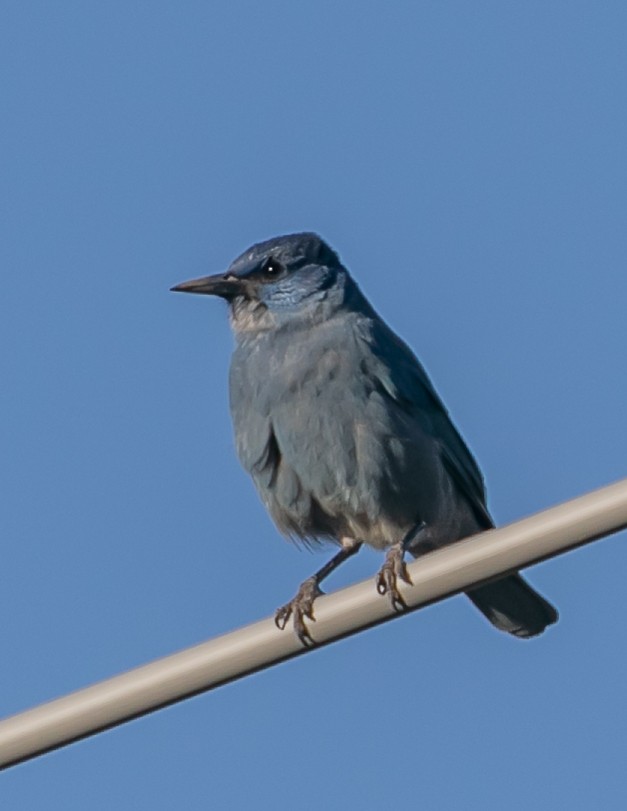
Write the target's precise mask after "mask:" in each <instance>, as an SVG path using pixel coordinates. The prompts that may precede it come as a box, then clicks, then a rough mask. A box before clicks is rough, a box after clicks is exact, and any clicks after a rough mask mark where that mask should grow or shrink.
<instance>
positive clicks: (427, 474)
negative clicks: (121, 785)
mask: <svg viewBox="0 0 627 811" xmlns="http://www.w3.org/2000/svg"><path fill="white" fill-rule="evenodd" d="M172 289H173V290H178V291H182V292H188V293H205V294H210V295H215V296H220V297H221V298H223V299H226V301H227V302H228V304H229V311H230V321H231V327H232V328H233V332H234V334H235V339H236V348H235V352H234V354H233V358H232V363H231V370H230V381H229V390H230V406H231V414H232V418H233V424H234V428H235V443H236V447H237V453H238V456H239V458H240V461H241V463H242V465H243V466H244V468H245V469H246V470H247V471H248V473H250V475H251V476H252V478H253V481H254V483H255V485H256V487H257V490H258V491H259V494H260V496H261V499H262V500H263V503H264V504H265V506H266V508H267V509H268V511H269V513H270V515H271V516H272V518H273V520H274V522H275V524H276V526H277V527H278V529H279V530H280V531H281V532H282V533H283V534H285V535H287V536H289V537H291V538H294V539H298V540H300V541H303V542H304V543H306V544H316V543H321V542H330V543H332V544H335V545H336V546H338V547H340V549H339V551H338V552H337V553H336V555H335V557H333V558H332V560H331V561H329V563H327V565H326V566H324V567H323V568H322V569H320V570H319V571H318V572H316V574H314V575H313V577H310V578H309V579H308V580H305V582H304V583H303V584H302V585H301V587H300V589H299V591H298V593H297V595H296V596H295V597H294V599H293V600H291V601H290V602H289V603H287V605H285V606H283V607H282V608H280V609H279V610H278V611H277V613H276V622H277V625H278V626H279V627H280V628H285V626H286V624H287V623H288V621H289V620H290V618H292V623H293V627H294V630H295V632H296V633H297V635H298V636H299V638H300V639H301V641H302V642H303V644H311V642H312V639H311V637H310V635H309V630H308V628H307V624H306V622H305V620H306V619H313V618H314V616H313V604H314V600H315V599H316V597H317V596H318V595H319V594H321V591H320V583H321V581H322V580H323V579H324V578H325V577H326V576H327V575H329V574H330V573H331V572H332V571H333V570H334V569H335V568H336V567H337V566H338V565H339V564H340V563H341V562H342V561H344V560H346V559H347V558H348V557H350V556H351V555H353V554H354V553H355V552H356V551H357V550H358V549H359V548H360V547H361V545H362V544H364V543H366V544H369V545H370V546H373V547H375V548H376V549H386V550H387V554H386V557H385V562H384V564H383V567H382V569H381V571H380V572H379V574H378V576H377V580H376V586H377V589H378V591H379V592H380V593H381V594H387V595H389V598H390V599H391V601H392V603H393V605H394V606H395V607H396V608H397V609H399V610H400V609H401V608H402V607H403V605H404V603H403V598H402V596H401V593H400V591H399V589H398V580H399V579H400V580H407V572H406V568H405V563H404V553H405V552H406V551H407V552H409V553H410V554H411V555H413V556H414V557H418V556H419V555H422V554H424V553H425V552H428V551H430V550H433V549H437V548H438V547H441V546H444V545H445V544H450V543H453V542H455V541H458V540H460V539H461V538H465V537H467V536H469V535H473V534H475V533H477V532H480V531H482V530H485V529H488V528H490V527H492V526H494V525H493V522H492V519H491V517H490V514H489V513H488V510H487V507H486V494H485V489H484V483H483V478H482V476H481V473H480V471H479V468H478V466H477V463H476V462H475V460H474V458H473V456H472V454H471V453H470V451H469V450H468V448H467V447H466V444H465V442H464V440H463V439H462V438H461V436H460V434H459V433H458V431H457V430H456V428H455V426H454V425H453V423H452V422H451V418H450V417H449V415H448V412H447V410H446V408H445V407H444V405H443V404H442V401H441V400H440V398H439V397H438V395H437V393H436V391H435V389H434V388H433V385H432V384H431V381H430V380H429V378H428V377H427V374H426V372H425V370H424V369H423V368H422V366H421V365H420V363H419V362H418V360H417V359H416V357H415V356H414V354H413V353H412V351H411V350H410V349H409V347H408V346H407V345H406V344H405V343H404V342H403V341H402V340H401V339H400V338H399V337H398V336H397V335H395V333H394V332H393V331H392V330H391V329H390V328H389V327H388V326H387V324H386V323H385V322H384V321H383V320H382V319H381V318H380V316H379V315H377V313H376V312H375V310H374V309H373V308H372V306H371V305H370V304H369V302H368V301H367V300H366V298H365V297H364V295H363V293H362V292H361V290H360V289H359V288H358V286H357V284H356V283H355V281H354V280H353V278H352V276H351V275H350V273H349V272H348V270H347V269H346V268H345V267H344V266H343V265H342V263H341V262H340V259H339V257H338V255H337V254H336V253H335V252H334V251H333V250H332V249H331V248H330V247H329V246H328V245H327V244H326V243H325V242H324V241H323V240H322V239H320V237H318V236H317V235H316V234H312V233H303V234H290V235H288V236H281V237H276V238H275V239H270V240H268V241H266V242H261V243H259V244H256V245H253V246H252V247H251V248H249V249H248V250H247V251H245V252H244V253H243V254H242V255H241V256H239V257H238V258H237V259H235V261H234V262H233V263H232V264H231V266H230V267H229V268H228V270H227V271H226V272H225V273H221V274H218V275H215V276H207V277H205V278H202V279H194V280H192V281H189V282H184V283H183V284H179V285H177V286H176V287H174V288H172ZM468 597H469V598H470V599H471V600H472V602H473V603H474V604H475V606H476V607H477V608H478V609H479V610H480V611H481V612H482V613H483V614H484V615H485V616H486V617H487V618H488V620H489V621H490V622H491V623H492V624H493V625H495V626H496V627H497V628H500V629H501V630H503V631H507V632H508V633H510V634H513V635H514V636H517V637H523V638H524V637H531V636H535V635H536V634H539V633H542V631H544V629H545V628H546V627H547V626H548V625H550V624H551V623H554V622H555V621H556V620H557V616H558V615H557V611H556V610H555V608H553V606H552V605H551V604H550V603H548V602H547V601H546V600H545V599H544V598H543V597H541V596H540V595H539V594H538V593H537V592H536V591H534V590H533V589H532V588H531V586H529V584H528V583H527V582H526V581H525V580H523V578H522V577H521V576H520V575H519V574H510V575H508V576H506V577H504V578H502V579H500V580H497V581H495V582H490V583H487V584H485V585H482V586H479V587H478V588H474V589H472V591H469V592H468Z"/></svg>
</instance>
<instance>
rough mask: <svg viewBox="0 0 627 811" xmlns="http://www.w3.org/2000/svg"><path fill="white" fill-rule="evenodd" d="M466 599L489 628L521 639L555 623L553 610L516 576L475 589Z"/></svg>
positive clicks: (539, 632) (555, 616) (554, 610)
mask: <svg viewBox="0 0 627 811" xmlns="http://www.w3.org/2000/svg"><path fill="white" fill-rule="evenodd" d="M468 597H470V599H471V600H472V601H473V603H474V604H475V605H476V606H477V608H478V609H479V611H481V613H482V614H483V615H484V616H485V617H487V618H488V619H489V620H490V622H491V623H492V625H495V626H496V627H497V628H499V629H500V630H501V631H507V633H508V634H513V635H514V636H518V637H521V638H523V639H526V638H528V637H530V636H537V635H538V634H541V633H542V631H544V629H545V628H546V627H547V626H548V625H552V624H553V623H554V622H557V617H558V614H557V611H556V609H555V608H553V606H552V605H551V603H549V602H548V601H547V600H545V599H544V597H542V596H541V595H540V594H538V592H537V591H534V590H533V589H532V588H531V586H530V585H529V584H528V583H527V582H526V581H525V580H523V578H522V577H521V576H520V575H519V574H512V575H509V576H508V577H504V578H503V579H502V580H496V581H494V582H493V583H486V585H485V586H479V588H476V589H473V590H472V591H469V592H468Z"/></svg>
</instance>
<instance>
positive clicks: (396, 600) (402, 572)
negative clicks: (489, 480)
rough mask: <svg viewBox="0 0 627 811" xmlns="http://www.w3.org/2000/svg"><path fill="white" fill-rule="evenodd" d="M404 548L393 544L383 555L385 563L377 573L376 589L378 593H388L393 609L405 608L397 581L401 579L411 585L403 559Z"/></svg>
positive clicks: (405, 604) (401, 609) (402, 609)
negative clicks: (384, 555)
mask: <svg viewBox="0 0 627 811" xmlns="http://www.w3.org/2000/svg"><path fill="white" fill-rule="evenodd" d="M403 555H404V549H403V548H402V547H401V546H393V547H392V548H391V549H390V550H389V552H388V553H387V555H386V557H385V563H384V564H383V566H382V567H381V570H380V571H379V574H378V575H377V580H376V583H377V591H378V592H379V594H382V595H383V594H389V596H390V602H391V603H392V608H393V609H394V610H395V611H404V610H405V609H406V608H407V603H406V602H405V598H404V597H403V595H402V594H401V593H400V591H399V590H398V581H399V580H402V581H403V583H407V584H408V585H409V586H411V578H410V577H409V573H408V571H407V564H406V563H405V561H404V560H403Z"/></svg>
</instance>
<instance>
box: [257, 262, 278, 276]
mask: <svg viewBox="0 0 627 811" xmlns="http://www.w3.org/2000/svg"><path fill="white" fill-rule="evenodd" d="M282 270H283V265H282V264H281V263H280V262H277V260H276V259H266V261H265V262H264V263H263V265H262V266H261V272H262V273H263V275H264V276H278V275H279V273H280V272H281V271H282Z"/></svg>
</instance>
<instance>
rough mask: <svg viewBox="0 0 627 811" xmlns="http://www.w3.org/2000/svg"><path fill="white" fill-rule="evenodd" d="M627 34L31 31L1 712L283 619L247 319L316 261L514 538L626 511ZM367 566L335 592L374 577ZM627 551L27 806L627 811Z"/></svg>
mask: <svg viewBox="0 0 627 811" xmlns="http://www.w3.org/2000/svg"><path fill="white" fill-rule="evenodd" d="M626 25H627V6H625V4H624V3H619V2H606V3H602V4H601V3H592V2H580V1H579V0H574V2H568V3H565V2H552V3H547V2H539V0H528V2H525V3H520V2H511V0H498V2H497V0H494V1H493V2H482V1H480V2H476V3H466V2H459V1H458V2H453V0H450V1H449V0H442V2H438V3H435V2H394V3H376V2H369V3H368V2H367V3H358V2H353V1H352V0H350V1H349V2H344V3H330V2H316V3H308V4H305V3H288V2H273V1H270V2H265V3H253V2H237V1H236V2H230V3H228V4H227V3H209V2H194V1H193V0H190V2H185V3H167V2H161V0H155V2H150V3H148V2H133V1H131V2H119V1H118V0H112V1H111V2H107V3H95V2H80V3H79V2H68V1H67V0H60V2H57V3H43V2H37V1H36V0H33V2H14V0H8V2H5V3H4V4H3V7H2V10H1V11H0V39H1V42H0V65H1V70H2V75H3V79H2V82H1V84H0V95H1V97H2V109H3V111H4V114H3V119H4V123H3V127H2V133H1V134H0V139H1V141H2V148H1V150H0V162H1V164H2V217H1V218H0V220H1V221H0V228H1V229H2V238H1V240H0V241H1V244H2V248H1V251H2V295H1V296H0V341H1V345H2V347H3V351H2V352H1V353H0V379H1V380H2V386H1V387H0V409H1V415H2V419H1V423H0V459H1V463H0V489H1V492H2V496H3V498H2V509H1V510H0V537H1V538H2V544H3V547H2V548H3V564H2V578H1V585H0V616H2V617H3V622H2V623H1V626H0V627H1V629H2V630H1V631H0V635H1V636H0V638H1V640H2V642H1V647H2V663H1V665H0V714H1V715H8V714H12V713H14V712H17V711H19V710H21V709H25V708H27V707H29V706H32V705H34V704H36V703H39V702H42V701H45V700H47V699H51V698H53V697H56V696H58V695H61V694H65V693H67V692H70V691H72V690H74V689H77V688H79V687H82V686H84V685H86V684H89V683H91V682H94V681H97V680H100V679H102V678H105V677H107V676H110V675H113V674H115V673H117V672H120V671H122V670H126V669H128V668H131V667H133V666H136V665H138V664H141V663H144V662H146V661H149V660H151V659H154V658H156V657H159V656H162V655H166V654H168V653H170V652H173V651H175V650H179V649H181V648H183V647H186V646H188V645H191V644H194V643H196V642H199V641H202V640H204V639H206V638H209V637H212V636H215V635H217V634H219V633H222V632H225V631H227V630H230V629H232V628H235V627H238V626H241V625H243V624H245V623H248V622H250V621H253V620H255V619H258V618H260V617H263V616H266V615H268V614H270V613H271V612H272V611H273V610H274V609H275V607H276V606H278V605H280V604H282V603H283V602H285V600H286V599H288V598H289V597H290V596H291V595H292V593H293V592H294V590H295V587H296V585H297V584H298V582H300V580H302V579H303V578H304V577H305V576H307V575H309V574H310V573H311V572H312V571H313V570H314V568H317V567H318V566H319V565H320V564H321V563H322V562H323V561H324V560H325V559H326V556H327V554H328V553H326V552H322V553H317V554H313V555H312V554H310V553H308V552H305V551H299V550H298V549H296V548H294V547H291V546H290V545H289V544H287V543H286V542H284V541H283V540H282V539H281V538H280V537H279V536H278V534H277V532H276V531H275V529H274V528H273V526H272V524H271V522H270V520H269V518H268V517H267V516H266V515H265V513H264V511H263V509H262V507H261V505H260V503H259V501H258V499H257V496H256V494H255V493H254V490H253V487H252V485H251V483H250V482H249V481H248V479H247V477H246V475H245V474H244V472H243V471H242V470H241V469H240V468H239V466H238V463H237V460H236V458H235V454H234V450H233V442H232V437H231V428H230V421H229V415H228V407H227V398H226V374H227V368H228V360H229V353H230V349H231V345H232V340H231V336H230V334H229V330H228V325H227V321H226V317H225V311H224V308H223V306H222V305H221V302H217V301H212V300H207V299H205V298H203V297H184V296H176V295H174V294H171V293H169V292H168V289H169V287H170V286H171V285H172V284H174V283H176V282H179V281H182V280H184V279H187V278H191V277H194V276H199V275H204V274H206V273H208V272H214V271H218V270H221V269H222V268H224V267H225V266H226V265H227V263H228V262H229V261H230V260H231V259H232V258H233V257H234V256H235V255H237V254H238V253H239V252H241V251H242V250H243V249H244V248H246V247H247V246H248V245H249V244H250V243H252V242H255V241H257V240H259V239H263V238H267V237H270V236H272V235H275V234H279V233H285V232H290V231H295V230H316V231H318V232H319V233H321V234H322V235H323V236H324V237H325V238H326V239H327V240H328V241H329V242H330V243H331V244H332V245H333V246H334V247H335V248H336V249H337V250H338V251H339V253H340V254H341V256H342V258H343V259H344V261H345V262H346V264H347V265H348V266H349V267H350V268H351V270H352V271H353V274H354V275H355V276H356V278H357V279H358V281H359V282H360V284H361V286H362V288H363V289H364V291H365V292H366V293H367V295H368V296H369V297H370V299H371V300H372V301H373V303H374V304H375V305H376V307H377V309H378V310H379V311H380V312H381V313H382V314H383V315H384V317H385V318H386V319H387V320H388V321H389V322H390V323H391V324H392V325H393V327H394V328H395V329H396V330H397V331H398V332H399V333H400V334H401V335H402V336H403V337H404V338H405V339H406V340H407V341H408V342H409V343H410V344H411V345H412V347H413V348H414V349H415V350H416V352H417V353H418V354H419V356H420V357H421V359H422V360H423V362H424V363H425V365H426V367H427V369H428V370H429V372H430V374H431V376H432V378H433V380H434V382H435V384H436V386H437V387H438V390H439V391H440V393H441V394H442V396H443V398H444V399H445V401H446V403H447V404H448V406H449V408H450V410H451V412H452V414H453V416H454V418H455V420H456V422H457V424H458V426H459V427H460V429H461V431H462V433H463V434H464V436H465V437H466V438H467V440H468V442H469V444H470V446H471V447H472V448H473V450H474V452H475V454H476V456H477V458H478V460H479V461H480V464H481V466H482V468H483V470H484V473H485V475H486V479H487V482H488V488H489V494H490V505H491V508H492V511H493V513H494V515H495V517H496V519H497V520H498V522H499V523H503V522H506V521H510V520H513V519H515V518H518V517H522V516H524V515H528V514H530V513H532V512H534V511H536V510H538V509H541V508H543V507H546V506H549V505H552V504H555V503H557V502H559V501H562V500H564V499H567V498H570V497H573V496H575V495H578V494H580V493H583V492H585V491H588V490H591V489H593V488H595V487H597V486H600V485H602V484H605V483H609V482H611V481H614V480H616V479H618V478H621V477H622V476H625V475H627V462H626V460H627V431H626V429H625V413H626V411H625V401H626V399H627V382H626V375H625V346H626V336H627V328H626V326H625V302H626V299H627V272H626V269H625V268H626V259H627V229H626V228H625V221H626V214H627V162H626V160H625V144H626V143H627V109H626V102H625V76H626V75H627V51H626V50H625V44H624V42H625V30H626ZM379 565H380V557H379V556H377V555H376V554H375V553H373V552H368V551H366V552H365V553H362V554H360V555H359V556H358V558H357V559H355V560H353V561H351V562H350V563H348V564H347V565H346V567H345V568H344V569H343V570H342V571H340V572H339V573H338V574H337V576H334V578H333V579H332V580H331V581H330V582H329V587H330V588H337V587H339V586H341V585H343V584H347V583H349V582H353V581H355V580H357V579H361V578H364V577H369V576H372V575H373V574H374V572H375V571H376V570H377V568H378V566H379ZM626 566H627V551H625V546H624V536H617V537H615V538H613V539H609V540H606V541H602V542H599V543H597V544H594V545H592V546H590V547H588V548H585V549H582V550H580V551H578V552H575V553H572V554H570V555H567V556H564V557H562V558H559V559H557V560H553V561H550V562H547V563H545V564H543V565H542V566H539V567H536V568H535V569H534V570H533V571H531V572H530V578H531V579H532V581H533V582H534V583H535V584H536V585H537V586H538V587H540V588H541V589H542V591H543V592H544V593H546V594H547V596H549V597H550V598H551V599H552V601H554V602H555V603H556V604H557V605H558V606H559V608H560V611H561V621H560V623H559V625H557V626H556V627H554V628H552V629H551V630H550V631H549V632H548V633H547V634H546V635H545V636H543V637H542V638H541V639H538V640H535V641H533V642H528V643H524V642H521V641H518V640H513V639H510V638H507V637H506V636H505V635H502V634H498V633H497V632H495V631H493V630H492V628H491V627H490V626H489V625H487V624H486V623H485V622H484V621H483V620H482V618H481V617H480V616H479V615H478V614H477V613H476V612H475V611H474V610H473V609H472V607H471V606H470V605H469V604H468V603H467V601H465V600H464V599H463V598H455V599H452V600H449V601H448V602H446V603H444V604H441V605H437V606H433V607H431V608H429V609H427V610H425V611H423V612H420V613H418V614H416V615H413V616H411V617H408V618H405V619H401V620H399V621H397V622H394V623H391V624H390V625H388V626H386V627H382V628H378V629H375V630H371V631H369V632H367V633H365V634H363V635H361V636H359V637H357V638H353V639H349V640H345V641H343V642H342V643H340V644H337V645H334V646H332V647H331V648H328V649H325V650H322V651H318V652H315V653H313V654H312V655H309V656H305V657H302V658H301V659H299V660H298V661H293V662H290V663H287V664H285V665H282V666H280V667H278V668H274V669H272V670H269V671H266V672H264V673H259V674H257V675H255V676H252V677H251V678H248V679H246V680H244V681H242V682H238V683H236V684H233V685H230V686H228V687H225V688H223V689H221V690H218V691H216V692H214V693H210V694H208V695H205V696H200V697H197V698H195V699H193V700H191V701H188V702H185V703H183V704H181V705H178V706H175V707H172V708H170V709H167V710H165V711H162V712H159V713H157V714H154V715H152V716H150V717H148V718H145V719H141V720H139V721H136V722H133V723H132V724H129V725H126V726H124V727H121V728H118V729H115V730H112V731H110V732H107V733H104V734H102V735H99V736H97V737H95V738H92V739H89V740H86V741H83V742H81V743H78V744H76V745H73V746H72V747H69V748H66V749H63V750H61V751H58V752H56V753H53V754H50V755H47V756H45V757H43V758H40V759H38V760H36V761H33V762H30V763H27V764H24V765H22V766H19V767H17V768H15V769H13V770H11V771H9V772H5V773H4V774H3V775H2V776H1V777H0V780H1V781H2V795H3V797H4V798H5V799H4V802H5V805H6V807H7V808H11V809H12V811H31V809H40V808H41V809H52V810H53V811H57V809H58V810H59V811H74V810H75V809H76V811H78V810H79V809H80V811H83V810H84V809H85V808H89V809H91V811H100V809H103V810H104V809H111V808H116V809H121V810H122V811H124V809H136V808H150V809H171V808H186V809H192V810H194V809H205V808H208V807H215V808H233V809H246V808H251V807H253V806H254V807H255V808H286V809H287V808H293V807H298V808H299V809H314V808H319V807H321V806H322V807H327V808H332V809H334V808H338V809H340V808H346V807H348V804H349V803H350V804H351V807H353V806H354V807H359V808H364V809H369V808H373V809H374V808H377V809H379V808H382V807H388V806H393V807H405V806H407V807H414V806H416V807H417V806H420V807H422V808H425V809H459V808H464V809H471V810H472V809H486V808H495V809H496V808H502V807H503V806H504V805H507V807H508V808H509V809H512V811H516V810H517V809H528V808H542V809H543V808H547V809H549V808H556V807H561V808H563V807H568V808H569V809H571V810H572V809H589V808H591V807H597V808H599V807H603V808H615V807H620V806H621V805H622V804H623V803H624V796H625V791H626V790H627V777H626V776H625V771H624V754H623V753H624V751H625V748H626V746H627V725H626V723H625V714H626V710H627V700H626V698H625V690H624V684H625V679H626V676H627V674H626V670H627V651H626V647H625V643H624V634H623V630H622V624H623V623H622V616H623V613H624V599H623V591H624V571H625V568H626Z"/></svg>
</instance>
